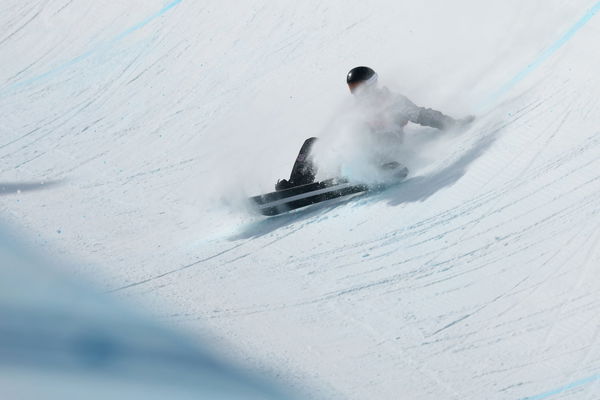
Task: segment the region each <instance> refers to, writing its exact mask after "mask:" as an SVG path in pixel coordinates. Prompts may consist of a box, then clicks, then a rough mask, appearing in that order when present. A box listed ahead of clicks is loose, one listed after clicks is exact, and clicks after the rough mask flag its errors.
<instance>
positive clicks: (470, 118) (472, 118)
mask: <svg viewBox="0 0 600 400" xmlns="http://www.w3.org/2000/svg"><path fill="white" fill-rule="evenodd" d="M473 121H475V116H474V115H467V116H466V117H464V118H461V119H459V120H457V121H456V122H457V125H458V126H467V125H470V124H471V122H473Z"/></svg>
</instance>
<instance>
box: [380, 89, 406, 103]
mask: <svg viewBox="0 0 600 400" xmlns="http://www.w3.org/2000/svg"><path fill="white" fill-rule="evenodd" d="M380 90H381V93H382V96H384V97H385V98H386V100H387V101H389V102H390V103H391V104H392V105H395V106H403V107H405V106H409V105H412V104H413V102H412V101H410V99H409V98H408V97H406V96H405V95H403V94H402V93H398V92H392V91H391V90H390V89H388V88H387V87H385V86H384V87H382V88H381V89H380Z"/></svg>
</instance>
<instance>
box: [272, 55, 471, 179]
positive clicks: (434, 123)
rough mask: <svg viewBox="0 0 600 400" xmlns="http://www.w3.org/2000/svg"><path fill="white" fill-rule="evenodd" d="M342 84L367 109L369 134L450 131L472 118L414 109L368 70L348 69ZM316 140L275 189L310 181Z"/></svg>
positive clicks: (305, 146)
mask: <svg viewBox="0 0 600 400" xmlns="http://www.w3.org/2000/svg"><path fill="white" fill-rule="evenodd" d="M346 83H347V84H348V88H349V89H350V93H352V94H353V95H354V96H355V98H356V99H357V100H358V102H359V105H361V106H364V107H365V108H370V110H369V111H370V114H371V115H372V117H373V118H371V120H370V121H369V122H368V123H367V125H368V128H369V129H370V130H371V131H372V132H373V133H378V134H379V137H386V136H387V137H388V138H389V137H392V138H400V137H401V135H402V133H403V128H404V126H405V125H406V124H407V123H408V122H409V121H410V122H413V123H416V124H419V125H423V126H429V127H433V128H437V129H440V130H446V129H451V128H454V127H457V126H461V125H467V124H468V123H470V122H471V121H473V119H474V117H472V116H469V117H466V118H464V119H460V120H457V119H454V118H452V117H449V116H447V115H444V114H442V113H441V112H440V111H436V110H433V109H431V108H424V107H418V106H417V105H415V104H414V103H413V102H412V101H410V100H409V99H408V98H407V97H405V96H403V95H401V94H394V93H392V92H390V90H389V89H387V88H386V87H379V86H378V84H377V73H376V72H375V71H374V70H372V69H371V68H369V67H364V66H361V67H356V68H352V69H351V70H350V72H348V75H347V76H346ZM316 140H317V138H314V137H311V138H309V139H306V141H305V142H304V144H303V145H302V148H301V149H300V153H299V154H298V158H297V159H296V162H295V163H294V167H293V168H292V173H291V175H290V178H289V179H282V180H279V181H277V184H276V185H275V190H284V189H289V188H291V187H294V186H299V185H305V184H308V183H312V182H314V179H315V175H316V166H315V165H314V164H313V162H312V159H311V157H310V155H311V150H312V148H313V145H314V143H315V141H316ZM399 165H400V164H399V163H397V162H386V163H384V164H382V167H383V168H387V169H390V168H395V167H396V166H399Z"/></svg>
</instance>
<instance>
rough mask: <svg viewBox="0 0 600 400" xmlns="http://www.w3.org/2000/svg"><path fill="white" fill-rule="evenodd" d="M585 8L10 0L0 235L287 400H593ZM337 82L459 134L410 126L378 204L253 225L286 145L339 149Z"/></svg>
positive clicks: (594, 239) (1, 67) (594, 64)
mask: <svg viewBox="0 0 600 400" xmlns="http://www.w3.org/2000/svg"><path fill="white" fill-rule="evenodd" d="M599 11H600V3H598V2H597V1H593V0H585V1H584V0H570V1H566V0H549V1H544V2H541V1H533V0H527V1H516V0H509V1H502V2H499V1H496V2H483V1H475V0H456V1H452V2H448V1H442V0H425V1H420V2H404V1H402V2H391V1H387V2H385V1H371V2H358V1H337V0H335V1H334V0H332V1H312V0H307V1H302V2H294V1H266V0H263V1H258V0H253V1H243V2H242V1H239V2H224V1H192V0H175V1H158V0H145V1H141V0H138V1H128V2H117V1H114V0H109V1H103V2H94V1H91V0H87V1H86V0H81V1H71V0H52V1H41V0H36V1H33V0H19V1H17V0H5V1H4V2H2V4H1V5H0V113H1V115H2V119H1V122H0V213H1V216H2V218H3V220H4V221H6V223H7V224H8V225H9V226H14V227H17V229H19V230H20V231H24V232H25V233H26V234H27V236H28V237H29V240H31V241H33V243H34V246H35V247H36V250H38V251H43V252H44V253H45V254H47V255H48V257H49V258H60V259H67V260H70V261H71V262H70V263H69V264H68V265H71V266H70V267H64V268H63V271H62V272H63V273H65V274H68V275H71V276H72V277H73V278H74V279H82V280H92V281H94V282H95V283H96V285H98V287H99V288H100V290H102V291H107V292H111V295H112V296H118V297H120V298H121V300H123V299H125V300H126V301H128V302H130V303H133V304H135V305H136V306H138V307H140V308H142V309H143V310H144V312H149V313H152V314H153V315H154V316H155V317H156V318H158V319H159V320H161V321H162V325H163V326H165V327H168V328H174V329H178V330H181V331H185V332H186V333H187V334H188V335H189V336H191V337H192V338H196V339H197V340H198V341H201V340H205V339H206V338H208V339H206V340H210V341H212V342H211V343H215V346H216V347H219V349H220V350H221V354H222V357H223V358H224V359H226V360H234V361H235V362H238V363H241V364H243V365H245V366H247V367H248V368H250V369H254V370H255V371H259V373H265V374H268V375H277V376H279V378H280V382H281V383H283V385H284V386H287V387H288V388H289V389H290V391H291V392H295V391H301V390H305V388H308V389H306V390H309V391H310V392H309V393H310V396H313V397H314V398H340V399H465V398H469V399H471V398H472V399H524V398H529V399H543V398H572V399H594V398H598V397H600V346H599V343H598V334H599V332H600V326H599V322H600V317H599V311H600V296H599V294H598V293H599V290H600V278H599V277H598V267H600V244H599V241H600V218H599V211H600V203H599V202H598V198H599V195H600V173H599V171H600V135H599V134H600V115H599V113H600V95H599V94H600V78H599V76H598V71H600V53H599V50H600V47H599V39H600V17H598V16H597V15H596V14H597V13H598V12H599ZM356 65H369V66H371V67H373V68H375V69H376V70H377V71H378V73H379V76H380V81H381V83H382V84H384V85H386V86H389V87H390V88H392V89H393V90H396V91H399V92H400V93H403V94H405V95H406V96H408V97H409V98H410V99H411V100H413V101H414V102H415V103H417V104H418V105H421V106H426V107H432V108H436V109H440V110H442V111H443V112H445V113H447V114H449V115H453V116H456V117H461V116H464V115H467V114H476V115H477V116H478V119H477V120H476V121H475V123H474V124H473V125H472V126H471V127H470V128H469V129H467V130H465V131H462V132H454V133H451V134H447V135H444V133H438V132H435V131H433V130H428V129H423V128H419V127H416V126H410V127H408V129H407V134H406V136H407V137H406V144H407V148H406V160H407V162H406V163H407V165H408V167H409V168H410V169H411V175H410V176H409V179H408V180H407V181H406V182H405V183H403V184H402V185H399V186H398V187H396V188H394V189H390V190H388V191H386V192H384V193H381V194H377V195H371V196H361V197H358V198H355V199H353V200H351V201H349V202H342V203H335V204H330V205H325V206H321V207H314V208H310V209H306V210H304V211H300V212H297V213H293V214H290V215H284V216H280V217H276V218H270V219H265V218H262V217H258V216H256V215H253V214H251V213H250V212H249V211H248V210H247V209H246V208H245V207H244V205H243V203H244V202H243V200H244V199H245V198H246V197H247V196H249V195H254V194H258V193H261V192H264V191H268V190H272V188H273V184H274V182H275V181H276V180H277V179H278V178H283V177H286V176H287V175H288V174H289V170H290V168H291V164H292V162H293V160H294V158H295V156H296V153H297V151H298V149H299V147H300V145H301V144H302V142H303V140H304V139H305V138H307V137H310V136H320V137H323V138H326V137H328V135H335V134H336V132H335V131H334V130H335V127H336V121H339V119H340V118H343V117H344V115H346V114H344V113H345V112H346V111H345V110H347V107H348V105H349V104H350V102H351V99H350V94H349V93H348V90H347V88H346V86H345V74H346V72H347V71H348V70H349V69H350V68H352V67H354V66H356ZM332 130H333V132H332ZM65 265H66V264H65ZM72 265H76V267H73V266H72ZM2 267H3V268H7V266H6V265H3V266H2ZM23 289H24V290H26V289H27V288H26V287H24V288H23Z"/></svg>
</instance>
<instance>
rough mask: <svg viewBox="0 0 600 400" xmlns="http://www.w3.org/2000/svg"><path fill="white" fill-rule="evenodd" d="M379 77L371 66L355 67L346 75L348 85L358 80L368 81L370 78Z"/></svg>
mask: <svg viewBox="0 0 600 400" xmlns="http://www.w3.org/2000/svg"><path fill="white" fill-rule="evenodd" d="M374 77H375V79H377V74H376V73H375V71H373V70H372V69H371V68H369V67H355V68H352V69H351V70H350V72H348V75H346V83H347V84H348V85H350V84H353V83H358V82H364V81H368V80H369V79H373V78H374Z"/></svg>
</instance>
